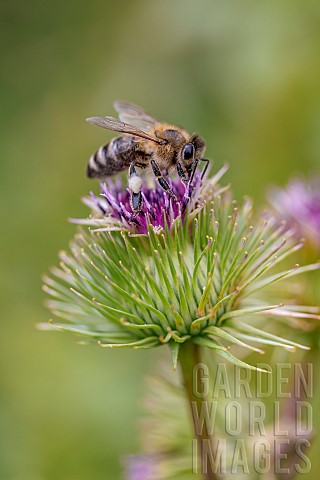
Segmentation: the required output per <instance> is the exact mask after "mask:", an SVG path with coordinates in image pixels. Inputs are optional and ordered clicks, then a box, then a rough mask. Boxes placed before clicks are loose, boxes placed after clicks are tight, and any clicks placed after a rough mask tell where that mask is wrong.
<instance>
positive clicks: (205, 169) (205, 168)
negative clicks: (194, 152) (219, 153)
mask: <svg viewBox="0 0 320 480" xmlns="http://www.w3.org/2000/svg"><path fill="white" fill-rule="evenodd" d="M201 161H202V162H206V166H205V167H204V169H203V171H202V175H201V180H202V179H203V177H204V176H205V174H206V171H207V170H208V167H209V162H210V160H208V159H207V158H201Z"/></svg>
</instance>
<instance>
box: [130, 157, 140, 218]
mask: <svg viewBox="0 0 320 480" xmlns="http://www.w3.org/2000/svg"><path fill="white" fill-rule="evenodd" d="M128 186H129V189H130V191H131V197H130V205H131V208H132V210H133V213H134V215H137V214H138V213H139V212H141V207H142V195H141V186H142V178H141V177H140V176H139V175H138V174H137V171H136V169H135V164H134V163H133V162H132V163H131V164H130V167H129V176H128Z"/></svg>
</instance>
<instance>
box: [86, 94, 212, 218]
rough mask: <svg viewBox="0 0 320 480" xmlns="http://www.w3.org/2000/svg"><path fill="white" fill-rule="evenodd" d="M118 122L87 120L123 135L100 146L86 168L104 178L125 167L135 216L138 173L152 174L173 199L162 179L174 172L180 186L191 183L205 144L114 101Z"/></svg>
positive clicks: (139, 184)
mask: <svg viewBox="0 0 320 480" xmlns="http://www.w3.org/2000/svg"><path fill="white" fill-rule="evenodd" d="M114 109H115V110H116V112H117V113H118V114H119V120H118V119H116V118H113V117H91V118H87V122H89V123H92V124H94V125H97V126H99V127H102V128H105V129H107V130H113V131H116V132H120V133H123V134H124V135H121V136H119V137H116V138H113V139H112V140H111V141H110V142H109V143H107V144H106V145H103V146H102V147H100V148H99V150H98V151H97V152H96V153H95V154H93V155H92V156H91V157H90V159H89V162H88V165H87V176H88V177H89V178H98V179H101V180H103V179H105V178H106V177H109V176H111V175H114V174H116V173H118V172H121V171H123V170H124V169H126V168H128V187H129V189H130V192H131V196H130V204H131V208H132V210H133V213H134V214H135V215H136V214H138V213H139V212H140V211H141V207H142V194H141V187H142V177H141V175H142V173H143V172H146V173H151V172H153V173H154V175H155V177H156V179H157V181H158V183H159V185H160V186H161V187H162V188H163V189H164V190H165V191H166V192H167V193H168V195H170V196H171V198H172V199H174V200H175V196H174V194H173V192H172V190H171V188H170V185H169V183H168V181H167V179H166V178H165V176H166V175H167V174H168V173H169V172H173V171H176V172H177V173H178V175H179V177H180V179H181V181H182V182H183V183H184V184H186V185H187V184H189V182H190V183H191V182H192V179H193V176H194V173H195V171H196V168H197V165H198V163H199V161H204V162H206V165H205V168H204V170H203V174H202V177H203V175H204V173H205V171H206V169H207V167H208V163H209V160H207V159H205V158H203V154H204V152H205V146H206V145H205V141H204V140H203V138H201V137H200V136H199V135H197V134H195V133H193V134H192V135H190V134H189V133H188V132H187V131H186V130H185V129H183V128H181V127H177V126H175V125H171V124H168V123H163V122H159V121H158V120H157V119H155V118H154V117H153V116H151V115H150V114H149V113H147V112H145V111H144V110H143V109H142V108H140V107H138V106H136V105H133V104H130V103H125V102H118V101H117V102H115V103H114Z"/></svg>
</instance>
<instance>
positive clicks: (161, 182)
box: [151, 160, 176, 200]
mask: <svg viewBox="0 0 320 480" xmlns="http://www.w3.org/2000/svg"><path fill="white" fill-rule="evenodd" d="M151 166H152V170H153V173H154V174H155V176H156V178H157V180H158V183H159V185H160V187H161V188H163V190H165V191H166V192H167V193H168V194H169V195H170V197H171V198H173V199H174V200H176V196H175V195H174V193H173V191H172V190H171V188H170V185H169V183H168V182H167V180H166V179H165V178H164V176H163V175H162V173H161V170H160V168H159V166H158V165H157V163H156V162H155V161H154V160H151Z"/></svg>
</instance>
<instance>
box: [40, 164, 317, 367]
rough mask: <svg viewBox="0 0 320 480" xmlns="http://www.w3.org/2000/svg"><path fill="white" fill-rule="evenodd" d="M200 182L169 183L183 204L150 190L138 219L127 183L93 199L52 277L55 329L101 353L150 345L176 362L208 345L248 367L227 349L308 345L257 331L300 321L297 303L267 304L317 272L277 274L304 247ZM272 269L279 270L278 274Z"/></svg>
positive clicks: (107, 187)
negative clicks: (167, 350) (284, 285)
mask: <svg viewBox="0 0 320 480" xmlns="http://www.w3.org/2000/svg"><path fill="white" fill-rule="evenodd" d="M223 172H224V171H220V172H219V173H218V174H217V175H216V176H215V177H213V178H211V179H208V178H207V179H204V180H203V181H202V180H201V178H200V176H197V175H196V176H195V178H194V179H193V182H192V184H189V185H187V186H186V187H184V186H183V184H182V183H181V181H180V180H176V181H172V185H171V189H172V191H173V193H174V195H175V197H176V200H174V199H172V198H169V197H168V195H167V194H166V193H165V192H164V191H163V190H162V189H161V188H160V187H156V188H154V189H144V190H143V208H142V211H141V212H140V213H139V214H136V213H135V214H134V213H133V212H132V210H131V208H130V203H129V193H128V192H127V191H126V189H125V187H124V186H123V184H122V183H121V182H120V180H118V181H117V183H111V182H109V183H108V184H103V185H102V186H101V195H99V196H95V195H91V197H89V198H86V199H85V202H86V203H87V204H89V205H90V207H91V215H90V217H89V218H88V219H85V220H78V221H77V223H81V224H85V225H89V226H90V228H89V229H88V228H87V227H82V228H81V230H79V232H78V233H77V235H76V236H75V238H74V240H73V241H72V244H71V247H70V252H69V253H67V252H61V253H60V266H59V267H58V268H53V269H52V271H51V275H50V276H46V277H45V286H44V288H45V291H46V292H47V293H48V294H49V295H50V296H51V299H50V300H49V301H48V306H49V308H50V309H51V311H52V313H53V314H54V315H55V317H58V318H60V319H62V322H60V323H56V322H52V323H51V328H55V329H59V330H64V331H68V332H72V333H74V334H77V335H78V336H82V337H83V339H86V340H87V341H88V342H96V343H97V344H99V345H100V346H102V347H118V348H123V347H132V348H152V347H156V346H161V345H164V344H167V345H169V346H170V347H171V349H172V358H173V362H174V365H176V362H177V358H178V353H179V348H180V346H181V345H183V344H184V343H186V342H193V343H195V344H197V345H200V346H205V347H209V348H211V349H213V350H215V351H216V352H217V353H218V354H219V355H221V356H222V357H224V358H226V359H227V360H229V361H231V362H233V363H235V364H237V365H242V366H244V365H246V364H245V363H244V362H242V361H240V360H238V359H237V358H235V357H234V356H233V355H232V354H231V352H230V345H232V344H235V345H240V346H242V347H245V348H249V349H251V350H256V351H257V350H258V351H261V350H260V348H258V347H257V346H253V345H252V344H251V342H253V343H254V344H260V345H262V344H273V345H278V346H282V347H284V348H286V349H289V350H290V349H294V348H296V347H300V346H301V345H299V344H297V343H295V342H293V341H290V340H287V339H283V338H279V337H277V336H275V335H273V334H272V333H270V332H268V331H266V330H265V329H264V328H260V324H259V325H258V324H257V323H256V325H255V326H254V325H252V324H251V323H250V321H249V320H250V318H252V319H253V318H254V316H257V315H258V317H257V318H256V319H255V322H257V321H259V318H260V319H262V320H263V319H264V318H266V316H268V317H272V316H273V317H278V318H282V319H283V318H286V317H299V316H301V308H300V307H299V306H296V307H293V306H290V305H289V306H284V305H283V304H282V303H281V302H282V299H280V301H279V303H277V304H271V305H270V304H268V302H267V301H266V300H265V297H266V296H265V295H262V293H263V291H264V290H265V289H266V288H267V287H268V286H269V285H271V284H274V283H275V282H277V281H280V280H283V279H284V278H286V277H290V276H293V275H296V274H298V273H300V272H303V271H306V270H308V269H315V268H318V265H311V266H308V267H299V266H298V265H295V266H293V267H292V268H291V269H289V270H285V271H280V270H279V269H278V268H275V267H276V266H277V265H278V264H279V263H280V261H281V260H282V259H284V258H286V257H287V256H288V255H291V254H292V253H294V252H295V251H296V250H297V249H298V248H300V247H301V246H302V244H301V243H298V244H297V243H296V242H295V240H294V239H293V235H292V232H291V231H288V230H287V229H286V227H285V226H284V225H281V226H280V227H279V225H278V223H277V222H276V221H275V220H274V219H273V217H272V216H269V217H268V216H265V217H264V218H259V219H258V220H256V221H254V222H252V218H253V217H252V215H253V212H252V205H251V202H250V200H248V199H246V200H245V201H244V202H243V204H242V205H240V206H238V205H237V203H236V202H235V201H234V200H233V198H232V195H231V193H230V191H229V190H228V189H223V188H222V189H221V188H219V187H218V185H217V181H218V179H219V178H220V176H221V175H222V173H223ZM272 269H274V270H273V273H271V271H272Z"/></svg>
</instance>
